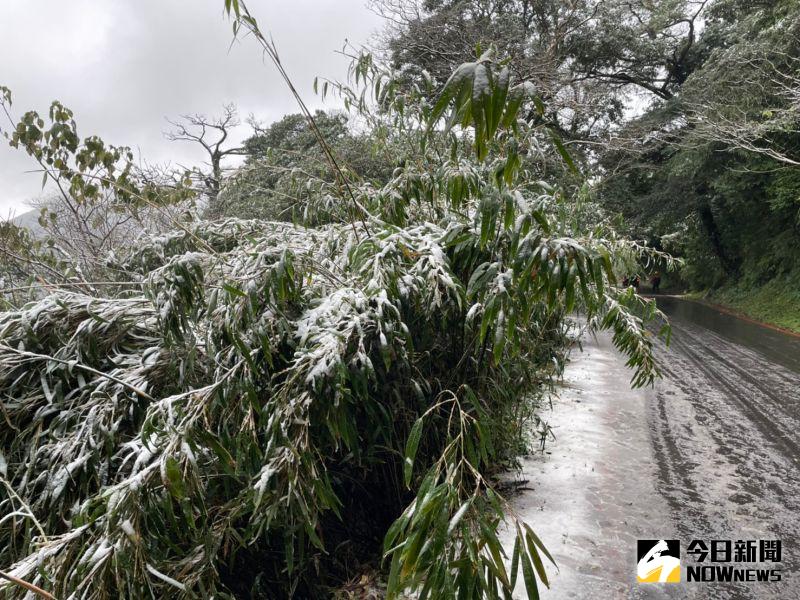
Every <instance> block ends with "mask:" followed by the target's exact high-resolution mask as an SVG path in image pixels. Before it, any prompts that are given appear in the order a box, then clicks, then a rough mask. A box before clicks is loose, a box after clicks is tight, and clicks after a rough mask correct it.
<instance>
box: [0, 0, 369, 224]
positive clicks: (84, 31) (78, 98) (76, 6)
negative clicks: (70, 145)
mask: <svg viewBox="0 0 800 600" xmlns="http://www.w3.org/2000/svg"><path fill="white" fill-rule="evenodd" d="M222 7H223V0H114V1H113V2H101V1H98V0H69V1H66V0H25V1H24V2H12V1H10V0H0V85H5V86H7V87H9V88H11V90H12V93H13V99H14V105H13V107H12V108H13V111H14V113H15V114H16V116H19V115H21V114H22V113H23V112H25V111H27V110H30V109H35V110H38V111H40V113H42V114H46V113H47V109H48V106H49V104H50V102H51V101H52V100H53V99H58V100H60V101H62V102H63V103H64V104H65V105H66V106H68V107H70V108H71V109H72V110H73V111H74V112H75V119H76V121H77V124H78V133H79V134H80V135H81V136H86V135H91V134H97V135H99V136H100V137H102V138H103V139H104V140H106V141H107V142H110V143H114V144H120V145H128V146H131V147H133V148H134V149H136V150H138V152H140V155H141V157H142V158H144V159H146V160H147V161H148V162H151V163H154V162H157V163H166V162H173V163H181V164H190V163H192V162H197V161H199V160H201V158H202V155H201V154H198V153H197V151H196V150H195V148H193V147H192V146H191V145H188V144H186V143H181V142H169V141H166V140H165V139H164V137H163V132H164V131H165V130H166V129H168V128H169V124H168V123H167V122H166V120H165V119H166V118H167V117H172V118H174V117H177V116H178V115H180V114H184V113H205V114H214V112H215V111H218V110H219V108H220V107H221V106H222V105H223V104H225V103H227V102H234V103H236V104H237V105H238V107H239V110H240V112H241V113H242V115H243V116H246V115H248V114H249V113H254V114H255V115H256V116H257V117H258V118H259V119H261V120H263V121H266V122H270V121H274V120H276V119H278V118H280V116H281V115H283V114H286V113H288V112H297V109H296V106H295V105H294V103H293V100H292V98H291V97H290V95H289V93H288V91H287V90H286V89H285V87H284V85H283V84H282V83H281V81H280V80H279V78H278V75H277V73H276V72H275V71H274V69H273V68H272V66H271V65H269V64H264V62H263V60H262V57H261V54H260V51H259V49H258V48H257V46H256V45H255V43H253V42H252V40H248V39H244V40H241V41H240V42H238V43H237V44H235V45H233V47H231V25H230V23H229V22H228V21H227V20H226V19H225V18H224V17H223V14H222ZM249 7H250V10H251V11H252V13H253V15H254V16H255V17H256V18H257V19H258V22H259V25H260V26H261V28H262V30H264V31H265V32H269V33H271V34H272V37H273V39H274V40H275V43H276V44H277V46H278V50H279V52H280V54H281V58H282V61H283V63H284V65H285V66H286V69H287V70H288V71H289V74H290V75H291V76H292V78H293V80H294V81H295V84H296V86H297V88H298V89H299V90H300V92H301V94H302V95H303V97H304V99H305V100H306V102H307V103H308V104H309V105H310V106H321V104H320V102H319V101H318V99H317V98H316V97H315V96H314V94H313V90H312V83H313V79H314V77H315V76H316V75H320V76H326V77H330V78H338V79H343V78H344V77H345V75H346V69H347V61H346V60H345V59H344V58H343V57H341V56H340V55H338V54H337V53H336V51H337V50H339V49H341V47H342V44H343V43H344V41H345V40H346V39H347V40H349V41H350V42H351V43H354V44H361V43H366V42H368V41H369V40H370V38H371V36H372V34H373V33H374V32H376V31H377V30H378V29H379V28H380V27H381V21H380V19H379V17H377V16H376V15H375V14H374V13H372V12H370V11H369V10H368V9H367V8H366V6H365V0H251V1H250V2H249ZM0 126H1V127H3V128H4V129H7V127H8V124H7V123H3V124H2V125H0ZM241 134H242V135H243V134H244V128H242V130H241ZM35 166H36V165H35V164H33V163H31V161H30V159H29V158H28V157H27V156H26V155H24V154H23V153H21V152H19V151H16V150H13V149H11V148H9V147H8V146H7V145H6V144H5V141H4V140H3V141H0V217H7V216H8V215H9V214H11V213H16V214H19V213H20V212H23V211H25V210H27V207H26V205H25V201H26V200H28V199H30V198H34V197H36V196H37V195H39V194H40V193H41V188H40V185H41V175H40V174H39V175H37V174H31V173H26V171H29V170H31V169H33V168H35Z"/></svg>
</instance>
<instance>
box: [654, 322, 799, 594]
mask: <svg viewBox="0 0 800 600" xmlns="http://www.w3.org/2000/svg"><path fill="white" fill-rule="evenodd" d="M657 352H658V354H659V356H660V358H661V364H662V370H663V374H664V379H663V380H661V381H659V382H657V383H656V385H655V389H654V390H653V391H652V392H651V403H650V407H649V415H650V416H649V419H650V432H651V444H652V448H653V454H654V456H656V457H658V464H657V469H656V476H657V477H658V479H659V483H658V486H659V488H660V489H661V490H662V494H663V496H664V497H665V499H666V500H667V502H668V504H669V506H670V510H671V511H672V513H673V515H672V518H673V520H674V522H675V524H676V528H677V529H678V530H679V531H680V532H681V535H682V537H683V538H684V539H692V538H706V539H708V536H718V539H734V540H735V539H759V538H762V539H763V538H778V539H782V541H783V544H784V557H783V564H782V565H781V566H782V567H783V569H784V581H783V582H782V583H781V584H778V585H769V586H763V585H762V586H758V585H757V584H747V585H746V586H745V585H741V586H729V585H726V586H709V587H708V593H709V597H718V598H771V597H781V598H800V560H798V544H799V543H800V518H799V517H798V515H800V439H799V438H798V431H800V395H798V394H800V391H798V390H800V373H796V372H794V371H792V370H791V369H788V368H785V367H783V366H781V365H777V364H775V363H774V362H772V361H770V360H768V359H767V358H766V357H764V356H762V355H761V354H760V353H758V352H754V351H753V350H751V349H750V348H747V347H745V346H741V345H738V344H734V343H731V342H729V341H727V340H726V339H724V338H723V337H720V336H718V335H716V333H714V332H713V331H711V330H709V329H704V328H703V327H702V325H695V324H693V323H692V322H689V321H684V320H681V319H679V318H674V319H673V343H672V345H671V347H670V349H668V350H667V349H666V348H665V347H664V345H663V344H659V347H658V350H657ZM776 593H777V595H775V594H776Z"/></svg>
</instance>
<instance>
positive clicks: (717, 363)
mask: <svg viewBox="0 0 800 600" xmlns="http://www.w3.org/2000/svg"><path fill="white" fill-rule="evenodd" d="M659 306H660V307H661V308H662V309H663V310H665V312H667V313H668V314H669V315H670V318H671V321H672V326H673V338H672V344H671V347H670V349H669V350H666V349H664V348H663V346H662V347H660V348H659V351H658V352H659V357H660V359H661V363H662V365H663V368H664V379H662V380H660V381H658V382H657V383H656V384H655V387H654V388H652V389H646V390H631V389H630V388H629V386H628V381H629V379H630V372H629V371H628V370H627V369H626V367H625V364H624V362H625V361H624V359H623V358H622V357H621V356H620V355H619V354H618V353H617V352H616V350H615V349H614V348H613V347H612V345H611V342H610V337H609V336H607V335H601V336H599V337H598V338H597V339H593V338H586V339H584V341H583V346H584V353H583V354H580V353H578V352H577V350H576V352H575V353H574V354H573V360H572V362H571V363H570V365H569V366H568V368H567V371H566V374H565V384H566V386H565V388H564V390H563V391H562V393H561V398H560V399H558V400H555V401H554V409H553V411H552V412H550V411H546V412H545V413H544V414H543V417H544V418H545V419H546V420H548V421H549V422H550V424H551V425H552V427H553V430H554V432H555V435H556V440H555V441H552V442H550V443H548V445H547V448H546V450H547V453H546V454H544V455H539V456H533V457H530V458H529V459H527V460H526V461H525V462H524V472H523V475H522V476H523V477H524V478H526V479H528V480H529V483H528V484H527V485H528V487H529V488H532V489H529V490H526V491H523V492H521V493H519V494H518V495H516V496H515V497H514V499H513V502H514V505H515V508H516V510H517V512H518V513H519V514H520V516H522V517H523V518H524V519H525V520H526V521H527V522H528V523H529V524H530V525H531V526H532V527H533V528H534V530H535V531H536V532H537V533H538V534H539V536H540V537H541V538H542V540H543V541H544V543H545V544H546V545H547V546H548V549H549V550H550V551H551V552H552V553H553V555H554V558H555V559H556V561H557V563H558V565H559V567H560V569H559V570H558V571H557V570H556V569H555V568H551V567H550V566H549V565H548V573H549V575H550V580H551V581H550V583H551V586H550V589H549V590H547V589H544V588H542V589H541V590H540V591H541V595H542V597H543V598H544V599H560V598H601V599H605V598H730V599H738V598H782V599H792V598H798V599H800V547H799V546H798V545H799V544H800V338H794V337H791V336H788V335H784V334H781V333H779V332H775V331H772V330H769V329H765V328H762V327H760V326H758V325H755V324H751V323H748V322H745V321H742V320H740V319H736V318H735V317H731V316H728V315H725V314H722V313H719V312H718V311H716V310H714V309H712V308H709V307H706V306H703V305H699V304H696V303H690V302H685V301H681V300H677V299H670V298H660V299H659ZM665 538H666V539H679V540H681V552H682V556H681V559H682V565H683V572H682V575H681V578H682V582H681V583H680V584H639V583H637V582H636V562H637V558H636V540H637V539H665ZM693 539H702V540H705V541H706V542H709V541H710V540H713V539H716V540H732V541H733V542H735V541H736V540H759V539H779V540H781V542H782V561H781V562H780V563H775V564H769V563H765V564H754V565H750V566H753V567H757V568H758V567H768V568H772V567H777V568H780V569H781V570H782V581H781V582H780V583H755V582H753V583H727V584H720V583H716V584H711V583H687V582H686V581H685V577H686V571H685V567H686V565H693V564H697V563H696V562H695V558H694V557H690V556H686V554H685V553H686V548H687V545H688V544H689V542H690V541H691V540H693ZM509 554H510V545H509ZM706 561H708V559H706ZM705 564H708V562H706V563H705ZM728 564H733V563H728ZM517 595H518V596H519V597H520V598H523V597H525V595H524V589H523V587H522V586H521V585H520V586H518V588H517Z"/></svg>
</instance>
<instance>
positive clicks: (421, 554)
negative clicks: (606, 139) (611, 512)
mask: <svg viewBox="0 0 800 600" xmlns="http://www.w3.org/2000/svg"><path fill="white" fill-rule="evenodd" d="M471 68H472V69H474V70H476V72H479V73H480V76H479V77H478V76H475V77H472V78H470V75H469V69H466V70H461V71H459V73H461V74H460V75H459V77H460V78H461V79H460V80H459V82H458V83H459V86H461V85H467V82H469V85H472V86H473V87H474V86H483V87H482V88H480V89H478V88H475V93H473V94H466V95H465V94H464V93H463V90H462V89H461V88H460V87H459V86H455V85H453V84H448V87H446V90H448V89H449V90H451V92H454V93H455V94H456V95H457V96H458V98H459V100H457V102H463V101H464V99H467V100H468V101H470V102H472V101H474V102H476V103H478V102H492V103H494V104H493V106H496V107H497V112H494V113H492V114H493V115H494V116H492V117H491V119H490V120H489V121H488V122H484V123H483V124H482V125H481V127H482V129H480V132H481V133H480V134H481V135H482V136H484V139H482V140H480V144H479V147H480V153H479V154H480V156H481V158H482V157H483V154H485V153H488V152H490V151H494V152H496V153H497V156H496V157H495V158H494V159H490V160H489V161H478V160H476V159H475V158H474V157H470V156H468V155H465V154H463V153H455V154H454V155H452V156H451V158H450V159H448V161H447V162H446V164H444V165H440V166H439V167H437V166H435V165H433V166H431V168H430V169H428V170H426V169H425V165H426V164H429V165H430V164H431V163H432V162H434V160H435V156H436V154H431V155H427V154H424V155H423V157H422V159H421V160H419V161H417V162H416V163H415V164H413V165H412V164H408V165H407V166H406V167H405V168H404V169H400V170H399V171H398V172H397V173H396V174H395V177H393V178H392V180H391V181H390V182H389V183H388V184H387V185H386V186H385V187H383V188H381V189H378V190H374V189H370V188H369V187H368V186H363V187H357V188H355V189H354V190H353V194H354V195H353V196H352V197H351V199H352V200H354V201H355V202H357V206H358V209H359V211H360V214H359V218H358V219H353V221H352V222H340V223H332V224H329V225H325V226H321V227H313V228H312V227H309V228H306V227H303V226H300V225H291V224H287V223H273V222H265V221H238V220H227V221H223V222H219V223H205V224H201V225H197V226H192V227H190V228H187V229H185V230H184V231H182V232H180V233H176V234H174V235H167V236H161V237H157V238H152V239H147V238H143V239H142V240H140V241H139V243H137V244H136V245H135V248H134V249H133V250H132V251H131V253H130V255H128V256H125V257H116V259H115V260H116V262H117V264H118V265H119V268H120V269H121V270H124V271H125V272H127V273H129V276H130V279H131V281H132V282H138V284H139V286H140V287H139V290H138V291H137V292H128V293H127V294H126V296H125V297H119V298H117V297H108V298H98V297H96V296H88V295H80V294H76V293H57V294H53V295H51V296H48V297H47V298H45V299H43V300H42V301H40V302H37V303H33V304H30V305H27V306H25V307H24V308H22V309H20V310H16V311H12V312H6V313H0V407H2V413H1V414H0V418H2V422H3V423H4V427H3V428H0V476H1V477H2V484H3V487H2V488H0V564H2V565H9V566H8V568H6V569H4V570H5V571H7V572H8V574H9V575H11V576H12V577H15V578H18V579H20V580H23V581H26V582H28V583H30V584H34V585H36V586H39V587H41V588H44V589H47V590H50V591H52V593H54V594H56V596H57V597H60V598H68V597H72V598H106V597H108V598H112V597H113V598H117V597H125V598H140V597H159V598H161V597H201V598H206V597H216V598H225V597H265V598H270V597H286V596H290V595H292V594H294V595H297V596H299V597H318V596H319V595H320V594H322V593H323V590H325V589H327V587H328V586H332V585H335V584H337V583H339V582H341V581H343V580H345V579H346V578H347V577H349V576H352V575H353V573H355V572H357V570H358V568H359V565H360V564H361V563H362V562H363V561H369V560H371V559H374V557H375V556H376V555H380V554H381V553H383V555H384V556H385V557H386V559H387V567H388V579H387V582H386V583H387V588H388V589H387V593H388V595H390V596H393V595H396V594H397V593H398V592H400V591H403V590H405V589H413V590H416V591H418V592H420V594H421V596H422V597H454V596H456V595H459V594H464V595H466V596H468V597H484V596H486V597H498V596H499V595H504V596H506V597H508V596H509V595H510V591H511V589H512V588H513V587H514V582H515V580H516V578H517V574H518V573H521V576H522V577H523V578H524V580H525V583H526V586H527V588H528V590H529V593H530V594H531V595H533V594H534V590H535V587H536V585H537V577H538V578H539V579H540V580H541V581H542V582H544V583H546V578H545V572H544V569H543V566H542V556H545V557H549V555H548V553H547V551H546V550H545V548H544V546H543V544H542V542H541V541H540V540H539V539H538V538H537V537H536V535H535V534H534V533H533V530H532V529H531V527H530V526H529V525H528V524H525V523H518V524H517V525H516V531H517V540H516V545H515V547H514V550H513V552H512V553H511V556H510V557H509V558H510V559H511V569H510V570H509V569H508V568H507V566H506V563H505V561H504V553H503V551H502V549H501V547H500V545H499V542H498V539H497V534H496V530H497V528H498V526H499V524H500V523H501V522H502V519H503V517H504V512H505V510H504V509H505V505H504V502H503V500H502V498H501V496H500V495H499V494H498V492H497V491H496V490H495V489H494V488H493V485H492V480H491V477H490V476H489V474H490V473H491V472H493V470H495V469H496V468H497V467H498V466H499V465H502V464H509V463H510V462H511V461H513V457H514V451H515V450H516V449H518V447H519V443H520V441H521V440H523V439H524V438H525V433H526V427H528V426H529V425H530V421H531V419H532V418H533V415H534V411H535V408H536V405H537V401H538V400H539V399H540V398H541V395H542V393H543V392H545V391H546V390H547V388H548V385H549V384H550V383H551V382H552V380H553V378H554V377H557V376H558V374H559V372H560V369H561V362H560V359H561V357H562V349H563V344H562V334H563V329H564V326H565V325H564V316H565V314H567V313H569V312H571V311H573V310H576V309H579V310H581V311H583V312H584V313H585V314H586V315H587V316H588V319H589V321H588V322H589V324H590V326H593V327H605V328H610V329H612V330H613V332H614V341H615V342H616V344H617V346H618V347H620V348H621V349H622V350H623V351H625V352H626V353H627V354H628V356H629V357H630V365H631V366H632V367H633V368H634V383H635V384H636V385H642V384H645V383H647V382H649V381H651V380H652V378H653V377H654V376H655V375H656V372H657V369H656V365H655V363H654V362H653V358H652V354H651V351H650V346H651V336H650V334H649V333H648V332H646V331H645V329H644V327H643V323H642V318H641V316H639V315H641V309H642V308H645V309H646V314H647V315H649V316H653V314H654V310H655V309H654V307H653V305H652V304H648V303H645V302H644V301H642V300H641V299H639V298H637V297H635V296H634V295H633V294H632V292H631V291H628V292H625V293H619V292H617V291H616V290H615V288H613V287H612V286H611V285H610V284H612V283H613V279H614V276H613V267H614V262H615V261H616V260H617V258H618V257H619V256H620V255H622V254H625V253H629V252H636V251H638V249H637V248H636V247H635V246H632V245H628V244H626V243H625V242H624V241H621V240H618V239H616V238H615V237H614V236H613V234H612V233H611V232H608V231H605V234H607V235H601V234H603V233H604V230H603V229H602V228H601V227H599V226H598V227H597V228H595V229H593V230H591V231H583V230H579V229H577V228H576V226H575V225H574V223H573V222H572V221H571V220H569V219H564V218H561V217H560V216H559V215H561V214H562V213H563V205H564V197H563V194H562V192H560V191H558V190H553V189H550V188H549V187H548V186H546V185H544V184H535V183H532V182H529V181H523V183H524V185H519V186H517V185H516V182H517V179H518V175H519V162H518V161H515V160H514V159H513V149H511V147H510V146H504V145H500V146H498V147H494V146H493V139H494V135H495V133H496V132H498V131H500V130H508V131H513V127H512V125H513V122H514V113H515V111H516V110H517V108H519V106H520V103H521V102H522V99H521V97H520V96H519V95H518V93H517V92H509V89H508V86H509V83H508V77H507V75H505V76H503V75H500V76H497V77H495V76H493V75H492V69H494V68H495V65H494V63H492V61H491V59H490V58H488V57H483V58H481V60H480V61H478V62H477V63H474V64H473V65H472V67H471ZM503 82H505V83H503ZM504 85H505V88H503V86H504ZM506 97H508V98H509V102H508V103H506V102H505V99H506ZM470 99H473V100H470ZM475 106H477V104H476V105H475ZM475 106H471V107H470V108H469V110H467V108H465V107H464V106H462V105H459V104H456V114H459V111H460V114H461V117H460V118H461V119H463V120H465V122H469V121H470V120H471V119H472V118H473V116H474V114H476V113H475V112H474V111H475V110H477V109H476V108H475ZM481 110H483V109H481ZM464 111H466V112H467V113H468V114H464ZM503 111H510V112H509V113H508V114H506V115H505V116H504V113H503ZM482 114H488V113H482ZM481 118H483V117H481ZM501 125H502V126H501ZM430 134H431V132H428V133H426V134H425V135H430ZM434 135H438V134H434ZM442 135H443V136H444V137H445V138H446V136H447V134H442ZM419 136H422V134H421V133H420V134H419ZM423 152H424V150H423ZM490 156H491V155H490ZM346 199H347V196H345V197H344V198H343V200H342V201H343V202H344V201H346ZM534 526H535V524H534ZM0 590H2V591H3V592H4V593H5V594H6V595H7V596H11V597H14V596H15V595H16V596H21V595H23V594H24V593H25V590H24V589H23V588H22V587H18V586H16V585H15V584H12V583H8V582H0Z"/></svg>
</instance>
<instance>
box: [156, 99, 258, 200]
mask: <svg viewBox="0 0 800 600" xmlns="http://www.w3.org/2000/svg"><path fill="white" fill-rule="evenodd" d="M167 120H168V121H169V123H170V125H172V127H173V129H172V130H170V131H167V132H165V134H164V135H165V136H166V138H167V139H168V140H171V141H184V142H192V143H195V144H198V145H200V146H201V147H202V148H203V151H204V152H205V153H206V155H207V156H208V159H207V161H206V162H205V163H204V165H205V167H206V170H203V169H195V170H194V172H195V174H196V176H197V177H198V179H199V181H200V186H199V187H200V190H199V191H201V192H202V193H203V194H204V195H205V196H206V198H207V200H208V202H209V203H213V202H214V201H216V199H217V196H219V192H220V189H221V188H222V179H223V177H224V174H225V173H224V166H223V162H224V161H225V159H226V158H228V157H231V156H242V155H244V154H245V149H244V147H242V146H235V145H227V143H228V142H229V139H230V135H231V132H232V131H233V130H234V129H236V128H237V127H239V126H240V125H241V120H240V119H239V114H238V111H237V109H236V106H235V105H233V104H226V105H225V106H224V107H223V109H222V114H221V115H218V116H213V117H207V116H205V115H202V114H191V115H181V118H180V120H178V121H173V120H170V119H167Z"/></svg>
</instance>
